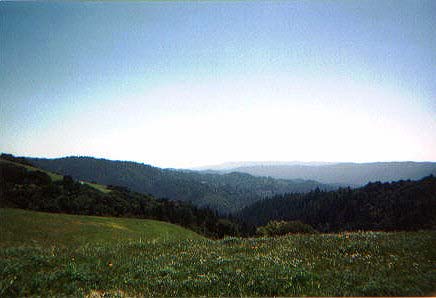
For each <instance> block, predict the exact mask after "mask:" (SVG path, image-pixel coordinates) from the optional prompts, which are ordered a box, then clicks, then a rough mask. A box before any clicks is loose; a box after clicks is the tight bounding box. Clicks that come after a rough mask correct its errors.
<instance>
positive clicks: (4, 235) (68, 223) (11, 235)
mask: <svg viewBox="0 0 436 298" xmlns="http://www.w3.org/2000/svg"><path fill="white" fill-rule="evenodd" d="M0 223H1V224H0V246H6V245H8V246H9V245H16V244H19V243H23V242H26V241H28V240H29V239H31V240H32V244H33V245H40V246H50V245H56V246H68V247H72V246H74V247H77V246H82V245H85V244H87V243H93V244H94V245H97V244H98V243H112V244H114V245H115V244H117V243H123V242H126V241H172V240H186V239H202V238H203V237H202V236H200V235H198V234H197V233H195V232H193V231H191V230H188V229H185V228H182V227H180V226H177V225H174V224H170V223H167V222H162V221H157V220H149V219H135V218H116V217H102V216H83V215H70V214H54V213H46V212H36V211H28V210H21V209H10V208H5V209H3V208H0Z"/></svg>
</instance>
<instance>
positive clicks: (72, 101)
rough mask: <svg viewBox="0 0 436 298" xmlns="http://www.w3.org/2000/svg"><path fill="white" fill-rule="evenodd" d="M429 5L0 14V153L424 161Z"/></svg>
mask: <svg viewBox="0 0 436 298" xmlns="http://www.w3.org/2000/svg"><path fill="white" fill-rule="evenodd" d="M435 15H436V1H432V0H429V1H419V0H413V1H403V0H395V1H383V0H375V1H365V0H362V1H348V0H344V1H340V0H334V1H317V0H306V1H304V0H296V1H283V2H280V1H223V2H218V1H184V2H183V1H173V2H171V1H169V2H168V1H165V2H127V3H126V2H123V3H121V2H120V3H118V2H83V1H82V2H67V3H61V2H59V3H56V2H0V151H1V152H7V153H12V154H15V155H24V156H34V157H62V156H70V155H78V156H94V157H101V158H109V159H117V160H131V161H138V162H144V163H147V164H152V165H155V166H160V167H173V168H188V167H196V166H203V165H213V164H219V163H223V162H230V161H296V160H298V161H326V162H337V161H347V162H350V161H352V162H375V161H405V160H412V161H436V80H435V70H436V33H435V28H436V18H435V17H434V16H435Z"/></svg>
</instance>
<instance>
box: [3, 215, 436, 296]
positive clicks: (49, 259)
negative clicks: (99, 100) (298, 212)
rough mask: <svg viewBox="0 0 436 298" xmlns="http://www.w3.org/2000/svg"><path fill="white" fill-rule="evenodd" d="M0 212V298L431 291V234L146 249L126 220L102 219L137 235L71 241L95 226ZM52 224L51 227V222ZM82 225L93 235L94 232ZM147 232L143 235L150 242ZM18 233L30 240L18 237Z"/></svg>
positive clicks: (200, 241)
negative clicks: (77, 226) (78, 227)
mask: <svg viewBox="0 0 436 298" xmlns="http://www.w3.org/2000/svg"><path fill="white" fill-rule="evenodd" d="M0 212H1V213H0V215H1V234H2V236H1V237H2V238H1V242H2V245H1V246H0V296H1V297H9V296H29V295H43V296H49V295H55V296H61V295H73V296H98V295H102V296H103V295H105V297H107V295H111V296H112V297H113V296H124V295H125V296H133V295H145V296H152V295H153V296H202V295H206V296H274V295H277V296H278V295H281V296H303V295H311V296H326V295H327V296H342V295H352V296H360V295H370V296H375V295H388V296H402V295H431V294H432V293H434V292H435V284H436V273H435V270H434V268H435V265H436V264H435V263H436V251H435V244H436V243H435V239H436V232H434V231H423V232H407V233H406V232H398V233H382V232H367V233H347V234H320V235H293V236H285V237H280V238H255V239H239V238H226V239H223V240H219V241H213V240H209V239H205V238H201V237H199V236H196V235H195V234H193V235H192V236H193V237H190V236H189V237H188V236H187V237H157V238H154V237H148V238H146V239H149V240H144V238H141V236H140V235H141V232H140V231H141V229H142V228H141V227H140V226H141V224H139V223H135V224H132V226H129V225H128V224H127V223H123V222H124V221H129V220H122V219H121V220H120V219H113V218H110V219H102V220H103V221H104V220H106V223H107V222H111V223H112V224H113V225H121V226H124V225H125V226H126V227H129V228H131V229H133V230H135V231H138V233H137V234H136V236H134V235H133V234H131V236H129V237H125V238H123V236H121V234H118V235H119V236H116V237H115V236H114V237H113V238H111V237H110V235H111V233H112V232H113V233H115V234H116V233H118V232H117V231H118V230H119V229H118V228H114V227H112V228H109V227H107V226H105V225H100V224H97V225H96V226H95V231H94V232H92V233H82V234H80V236H79V235H77V236H71V237H70V236H67V235H66V234H65V233H66V231H68V232H67V233H76V231H77V233H80V232H78V231H79V230H75V229H69V228H67V227H66V226H70V225H72V224H73V223H74V222H75V221H84V222H88V223H91V222H97V223H99V222H98V221H95V217H90V218H89V219H88V221H87V219H86V217H85V216H77V217H75V216H66V215H51V214H43V213H36V212H27V211H20V210H11V209H6V210H1V211H0ZM50 217H53V218H54V217H56V220H53V221H52V222H51V223H50V219H49V218H50ZM28 218H34V219H33V220H31V219H28ZM75 218H77V219H76V220H75ZM63 219H64V220H65V222H63ZM29 221H31V222H32V224H29ZM45 221H47V223H44V222H45ZM155 223H156V222H155ZM156 224H157V223H156ZM88 226H89V228H90V229H94V227H92V228H91V226H93V224H88ZM169 226H171V225H169ZM133 227H135V228H133ZM146 227H147V226H146V225H144V226H143V228H144V229H147V231H143V233H145V234H148V233H149V231H148V228H146ZM13 229H15V230H13ZM64 229H65V230H64ZM100 229H101V233H100V232H99V231H100ZM105 229H110V231H112V232H109V231H108V230H105ZM180 229H181V228H180ZM25 230H28V231H27V232H26V231H25ZM57 231H58V232H57ZM173 231H174V232H175V231H177V229H175V230H173ZM20 232H21V233H27V234H22V235H15V233H20ZM4 233H6V234H5V235H6V236H3V234H4ZM33 233H35V236H32V235H33ZM171 233H172V232H171ZM42 234H44V235H45V236H44V237H41V235H42ZM59 234H63V235H62V236H59ZM158 234H159V233H157V234H154V235H158ZM185 236H186V234H185ZM76 237H80V238H81V240H80V241H78V240H74V239H76ZM181 238H185V239H181ZM35 239H36V242H35V241H34V240H35ZM122 239H124V240H123V241H118V240H122ZM140 239H141V240H140ZM151 239H153V240H151ZM70 242H71V243H72V245H70V246H69V245H68V243H70Z"/></svg>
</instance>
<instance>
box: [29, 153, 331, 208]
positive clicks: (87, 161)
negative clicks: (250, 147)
mask: <svg viewBox="0 0 436 298" xmlns="http://www.w3.org/2000/svg"><path fill="white" fill-rule="evenodd" d="M27 159H28V160H29V161H30V162H31V163H32V164H34V165H36V166H38V167H40V168H42V169H45V170H49V171H52V172H56V173H60V174H62V175H71V176H72V177H73V178H75V179H80V180H86V181H95V182H97V183H100V184H105V185H110V184H111V185H119V186H124V187H128V188H129V189H131V190H133V191H136V192H140V193H146V194H151V195H153V196H155V197H157V198H169V199H173V200H180V201H188V202H191V203H193V204H194V205H196V206H200V207H204V206H207V207H210V208H213V209H215V210H218V211H220V212H222V213H229V212H235V211H238V210H240V209H242V208H243V207H246V206H248V205H250V204H252V203H254V202H256V201H258V200H260V199H262V198H265V197H267V196H272V195H275V194H282V193H290V192H298V193H300V192H308V191H310V190H313V189H315V188H320V189H325V190H330V189H334V187H333V186H330V185H326V184H321V183H318V182H316V181H309V180H302V179H295V180H284V179H273V178H267V177H254V176H252V175H249V174H244V173H236V172H232V173H227V174H212V173H202V172H198V171H189V170H174V169H160V168H157V167H153V166H150V165H145V164H140V163H136V162H127V161H112V160H107V159H96V158H92V157H66V158H57V159H42V158H27Z"/></svg>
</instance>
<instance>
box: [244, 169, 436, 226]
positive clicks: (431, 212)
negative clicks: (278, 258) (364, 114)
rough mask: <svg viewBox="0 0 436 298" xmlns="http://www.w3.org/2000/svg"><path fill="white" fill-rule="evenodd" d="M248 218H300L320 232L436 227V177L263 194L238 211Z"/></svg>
mask: <svg viewBox="0 0 436 298" xmlns="http://www.w3.org/2000/svg"><path fill="white" fill-rule="evenodd" d="M236 216H237V217H238V218H240V219H241V220H244V221H245V222H246V223H247V224H252V225H256V226H263V225H266V224H267V223H268V222H269V221H271V220H276V221H280V220H284V221H295V220H298V221H301V222H303V223H305V224H309V225H311V226H312V227H314V228H316V229H317V230H318V231H321V232H337V231H354V230H384V231H394V230H418V229H434V228H436V178H435V177H434V176H432V175H431V176H428V177H425V178H423V179H421V180H419V181H410V180H407V181H397V182H391V183H380V182H374V183H368V184H367V185H365V186H364V187H361V188H357V189H351V188H341V189H339V190H336V191H321V190H319V189H316V190H314V191H311V192H309V193H307V194H296V193H291V194H284V195H277V196H274V197H272V198H270V199H265V200H261V201H259V202H256V203H254V204H253V205H251V206H249V207H247V208H245V209H243V210H242V211H241V212H239V213H238V214H237V215H236Z"/></svg>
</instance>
